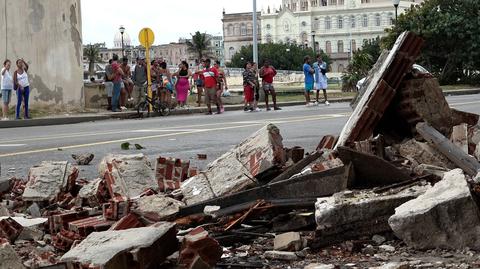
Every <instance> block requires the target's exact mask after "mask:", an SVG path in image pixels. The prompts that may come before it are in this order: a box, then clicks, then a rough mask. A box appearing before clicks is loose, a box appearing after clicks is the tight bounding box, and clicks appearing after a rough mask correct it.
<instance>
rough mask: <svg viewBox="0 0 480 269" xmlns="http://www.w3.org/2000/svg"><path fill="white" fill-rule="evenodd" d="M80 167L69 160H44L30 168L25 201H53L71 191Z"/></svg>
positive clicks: (24, 196) (24, 195)
mask: <svg viewBox="0 0 480 269" xmlns="http://www.w3.org/2000/svg"><path fill="white" fill-rule="evenodd" d="M78 172H79V171H78V169H77V168H76V167H74V166H72V165H71V164H69V163H68V162H66V161H64V162H55V161H44V162H41V163H40V164H39V165H37V166H34V167H32V168H30V172H29V174H28V182H27V184H26V188H25V191H24V193H23V195H22V197H23V199H24V200H25V201H51V200H54V199H57V198H58V196H59V195H60V194H62V193H66V192H69V191H70V190H71V188H72V187H73V186H74V184H75V180H76V179H77V177H78Z"/></svg>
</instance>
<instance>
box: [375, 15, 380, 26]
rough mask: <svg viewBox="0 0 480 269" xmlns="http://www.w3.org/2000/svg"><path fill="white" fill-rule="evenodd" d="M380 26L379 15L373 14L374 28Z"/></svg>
mask: <svg viewBox="0 0 480 269" xmlns="http://www.w3.org/2000/svg"><path fill="white" fill-rule="evenodd" d="M380 24H381V17H380V14H375V26H380Z"/></svg>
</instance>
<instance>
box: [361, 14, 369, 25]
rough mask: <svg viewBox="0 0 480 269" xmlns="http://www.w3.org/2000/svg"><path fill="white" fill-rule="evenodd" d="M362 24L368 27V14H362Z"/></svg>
mask: <svg viewBox="0 0 480 269" xmlns="http://www.w3.org/2000/svg"><path fill="white" fill-rule="evenodd" d="M362 26H363V27H368V16H367V15H363V20H362Z"/></svg>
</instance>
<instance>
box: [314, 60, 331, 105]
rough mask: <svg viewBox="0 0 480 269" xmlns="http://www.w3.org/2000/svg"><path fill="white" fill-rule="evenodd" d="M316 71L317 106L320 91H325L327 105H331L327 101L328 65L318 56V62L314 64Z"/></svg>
mask: <svg viewBox="0 0 480 269" xmlns="http://www.w3.org/2000/svg"><path fill="white" fill-rule="evenodd" d="M313 69H314V70H315V86H314V88H315V90H317V96H316V97H317V99H316V102H315V105H318V104H319V101H318V98H319V95H320V90H323V97H325V105H327V106H328V105H330V103H329V102H328V99H327V86H328V85H327V75H326V74H327V63H326V62H324V61H323V60H322V56H321V55H320V54H317V61H316V62H315V63H314V64H313Z"/></svg>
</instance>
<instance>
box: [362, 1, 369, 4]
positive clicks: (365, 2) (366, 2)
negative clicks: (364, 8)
mask: <svg viewBox="0 0 480 269" xmlns="http://www.w3.org/2000/svg"><path fill="white" fill-rule="evenodd" d="M370 2H371V1H370V0H362V4H369V3H370Z"/></svg>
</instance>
